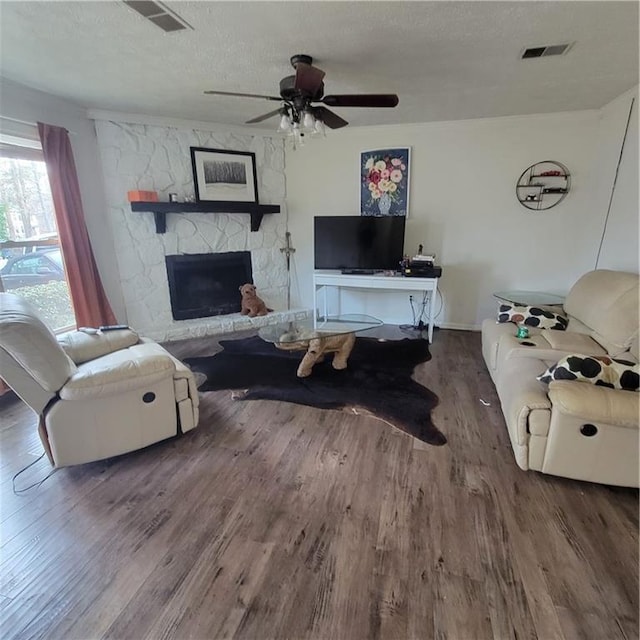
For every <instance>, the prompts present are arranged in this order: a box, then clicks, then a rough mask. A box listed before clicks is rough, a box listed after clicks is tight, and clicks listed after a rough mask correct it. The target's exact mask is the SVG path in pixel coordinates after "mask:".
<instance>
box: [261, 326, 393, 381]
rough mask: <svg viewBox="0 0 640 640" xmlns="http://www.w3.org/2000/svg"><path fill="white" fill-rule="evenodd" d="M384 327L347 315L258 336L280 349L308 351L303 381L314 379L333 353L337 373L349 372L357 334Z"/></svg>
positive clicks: (302, 365)
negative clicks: (318, 365)
mask: <svg viewBox="0 0 640 640" xmlns="http://www.w3.org/2000/svg"><path fill="white" fill-rule="evenodd" d="M382 324H383V323H382V320H378V318H374V317H373V316H365V315H359V314H347V315H340V316H333V317H331V316H329V317H327V318H306V319H304V320H294V321H292V322H283V323H280V324H275V325H270V326H267V327H263V328H262V329H260V330H259V331H258V335H259V336H260V337H261V338H262V339H263V340H265V341H267V342H271V343H273V344H274V345H275V346H276V347H277V348H278V349H284V350H287V351H306V353H305V354H304V356H303V357H302V360H301V362H300V366H299V367H298V372H297V375H298V377H299V378H306V377H307V376H309V375H311V372H312V370H313V365H314V364H315V363H316V362H320V361H321V360H323V359H324V356H325V354H327V353H333V362H332V366H333V368H334V369H338V370H340V369H346V368H347V361H348V359H349V355H350V354H351V350H352V349H353V345H354V344H355V342H356V333H359V332H360V331H367V330H369V329H375V328H376V327H379V326H381V325H382Z"/></svg>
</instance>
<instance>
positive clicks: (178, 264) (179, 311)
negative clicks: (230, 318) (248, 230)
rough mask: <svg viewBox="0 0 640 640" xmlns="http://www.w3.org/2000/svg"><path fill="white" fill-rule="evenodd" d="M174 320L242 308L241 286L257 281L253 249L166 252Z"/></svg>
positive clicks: (227, 312)
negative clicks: (251, 251) (177, 254)
mask: <svg viewBox="0 0 640 640" xmlns="http://www.w3.org/2000/svg"><path fill="white" fill-rule="evenodd" d="M165 261H166V264H167V277H168V279H169V298H170V300H171V313H172V315H173V319H174V320H188V319H190V318H206V317H209V316H222V315H227V314H230V313H238V312H239V311H240V291H239V289H240V287H241V286H242V285H243V284H245V283H246V282H253V276H252V271H251V253H250V252H249V251H229V252H226V253H204V254H203V253H197V254H188V255H181V256H166V257H165Z"/></svg>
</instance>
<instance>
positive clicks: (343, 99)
mask: <svg viewBox="0 0 640 640" xmlns="http://www.w3.org/2000/svg"><path fill="white" fill-rule="evenodd" d="M320 102H324V104H328V105H329V106H330V107H395V106H397V105H398V102H399V100H398V96H397V95H396V94H395V93H361V94H356V95H344V96H325V97H324V98H322V100H320Z"/></svg>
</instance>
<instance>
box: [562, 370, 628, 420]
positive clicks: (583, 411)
mask: <svg viewBox="0 0 640 640" xmlns="http://www.w3.org/2000/svg"><path fill="white" fill-rule="evenodd" d="M549 398H550V399H551V402H552V404H553V411H554V412H555V411H560V412H562V413H564V414H566V415H572V416H574V417H576V418H579V419H581V420H584V421H585V422H599V423H602V424H610V425H613V426H617V427H626V428H629V429H638V416H639V412H640V394H638V393H637V392H634V391H623V390H621V389H610V388H608V387H601V386H597V385H592V384H590V383H587V382H576V381H573V380H554V381H552V382H551V383H549Z"/></svg>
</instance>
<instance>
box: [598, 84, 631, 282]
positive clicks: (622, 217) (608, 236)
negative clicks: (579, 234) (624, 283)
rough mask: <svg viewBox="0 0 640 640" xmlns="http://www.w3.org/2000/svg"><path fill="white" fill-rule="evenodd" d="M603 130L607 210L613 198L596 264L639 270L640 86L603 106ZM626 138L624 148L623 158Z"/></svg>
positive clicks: (602, 194)
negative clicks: (639, 175)
mask: <svg viewBox="0 0 640 640" xmlns="http://www.w3.org/2000/svg"><path fill="white" fill-rule="evenodd" d="M632 103H633V107H632ZM631 108H632V111H631V117H630V118H629V110H630V109H631ZM627 120H629V127H628V131H627V132H626V138H625V127H626V125H627ZM600 131H601V142H602V148H601V152H602V153H601V155H602V158H603V159H604V160H606V162H607V170H604V171H603V174H602V178H603V179H604V182H603V183H602V185H601V190H600V193H601V196H602V202H601V206H602V207H603V210H604V211H606V210H607V208H608V207H609V201H610V200H611V209H610V211H609V216H608V219H606V225H605V226H604V228H603V237H602V249H601V251H600V256H599V259H598V260H597V267H598V268H600V269H621V270H624V271H633V272H635V273H637V272H638V260H639V251H640V248H639V246H638V87H636V88H635V89H633V90H632V91H629V92H627V93H625V94H623V95H622V96H620V97H619V98H617V99H616V100H614V101H612V102H611V103H609V104H608V105H606V106H605V107H604V108H603V109H602V118H601V122H600ZM623 141H624V148H623V153H622V157H621V158H620V150H621V148H622V145H623ZM618 160H620V167H619V169H618V177H617V180H616V182H615V189H614V188H613V183H614V178H615V172H616V166H617V164H618ZM611 196H612V197H611Z"/></svg>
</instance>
